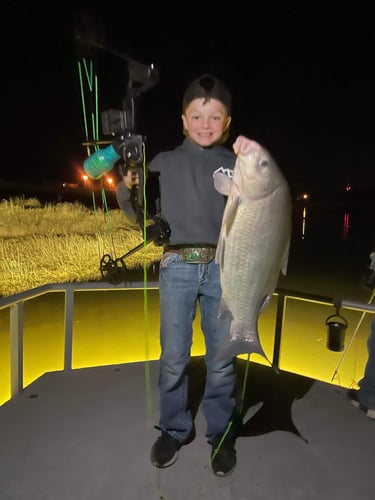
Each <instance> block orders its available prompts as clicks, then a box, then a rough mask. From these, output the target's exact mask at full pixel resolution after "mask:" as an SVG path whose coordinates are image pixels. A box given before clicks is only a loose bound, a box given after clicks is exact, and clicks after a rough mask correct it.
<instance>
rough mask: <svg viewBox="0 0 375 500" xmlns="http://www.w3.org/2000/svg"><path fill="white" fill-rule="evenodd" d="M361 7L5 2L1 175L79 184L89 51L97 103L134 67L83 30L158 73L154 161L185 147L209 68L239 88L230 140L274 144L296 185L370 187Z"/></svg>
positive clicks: (370, 113)
mask: <svg viewBox="0 0 375 500" xmlns="http://www.w3.org/2000/svg"><path fill="white" fill-rule="evenodd" d="M360 3H361V2H356V3H355V4H354V5H355V6H356V7H352V4H349V2H346V1H328V0H324V1H320V0H316V1H312V0H311V1H307V0H295V1H285V2H282V1H281V0H280V1H279V2H267V1H266V0H264V1H262V2H259V1H254V2H252V1H251V0H249V1H245V0H243V1H238V0H232V1H230V2H226V3H225V4H224V5H222V6H219V5H218V2H210V1H207V2H204V1H202V0H201V1H195V0H191V1H189V2H178V1H177V0H175V1H173V2H172V1H164V2H163V1H160V2H153V3H152V5H151V6H147V5H146V4H145V3H143V2H125V1H122V2H110V1H108V2H102V1H101V2H99V1H91V2H82V1H81V2H80V1H79V0H77V1H75V2H59V3H58V4H54V3H52V2H50V3H47V2H38V1H34V2H30V1H21V2H18V1H9V0H5V1H3V2H2V4H1V5H2V27H1V31H2V35H1V36H2V37H3V40H2V48H3V50H2V53H3V57H2V75H3V77H2V83H3V86H4V85H5V92H4V91H3V96H2V97H3V110H2V131H3V133H2V138H3V145H2V147H3V154H2V162H1V172H0V179H1V180H14V179H22V180H30V181H32V182H36V183H39V182H40V183H42V182H46V180H51V181H53V180H59V181H60V180H62V181H67V182H74V180H75V177H76V175H77V166H79V165H81V164H82V161H83V159H84V158H85V157H86V151H85V148H83V146H82V145H81V143H82V141H83V140H84V129H83V120H82V105H81V97H80V87H79V79H78V70H77V62H78V60H79V59H80V58H81V57H82V56H83V55H86V57H92V58H93V59H94V60H95V64H96V70H97V73H98V77H99V85H100V95H99V108H100V110H104V109H108V108H109V107H113V108H120V107H121V102H122V98H123V97H124V96H125V94H126V91H127V66H126V63H125V61H124V60H121V59H120V58H116V57H115V56H113V54H110V52H106V51H104V50H97V49H91V50H90V51H89V52H87V47H86V48H85V52H83V50H84V47H83V46H82V44H78V43H77V41H76V38H75V33H77V30H78V31H79V32H80V33H81V34H82V33H83V32H84V31H85V30H86V31H85V33H84V35H85V36H86V38H87V37H88V38H91V40H93V39H96V41H100V43H102V44H104V45H105V46H107V47H109V48H111V49H114V50H116V51H118V52H120V53H121V54H125V55H126V56H129V57H131V58H133V59H135V60H137V61H139V62H142V63H144V64H146V65H148V64H151V63H153V64H154V65H155V66H156V68H157V69H158V71H159V73H160V80H159V82H158V83H157V85H156V86H154V87H153V88H152V89H150V90H148V91H147V92H145V93H144V94H142V95H141V96H140V97H139V98H138V99H137V102H136V105H137V107H136V128H137V130H136V133H138V134H141V135H144V136H145V137H146V138H147V140H146V147H147V150H146V154H147V156H148V159H151V158H152V157H153V156H154V155H155V154H156V153H157V152H158V151H161V150H165V149H170V148H173V147H175V146H176V145H177V144H179V143H180V142H181V140H182V138H183V136H182V133H181V130H182V127H181V118H180V115H181V100H182V95H183V92H184V90H185V87H186V86H187V84H188V83H189V82H190V80H191V79H192V78H194V77H196V76H198V75H199V74H200V73H203V72H206V71H209V72H212V73H214V74H216V75H217V76H218V77H219V78H221V79H222V80H223V81H224V82H225V83H226V84H227V85H228V87H229V89H230V90H231V92H232V95H233V109H232V111H233V121H232V127H231V141H233V140H234V138H235V137H236V135H237V134H239V133H242V134H244V135H247V136H249V137H251V138H253V139H255V140H257V141H258V142H260V143H261V144H263V145H264V146H265V147H267V148H268V149H269V150H270V152H271V153H272V155H273V156H274V157H275V159H276V160H277V162H278V164H279V166H280V168H281V169H282V170H283V171H284V173H285V175H286V177H287V179H288V181H289V183H290V185H291V188H292V192H294V193H298V192H299V191H300V190H310V191H312V192H314V190H315V191H319V190H324V191H341V190H344V187H345V185H346V183H347V182H350V183H351V184H352V186H353V189H375V169H374V159H373V156H374V155H373V151H374V147H373V144H374V134H375V124H374V122H375V106H374V93H375V17H374V15H373V14H372V12H371V11H370V10H369V8H366V7H362V8H360ZM180 4H181V5H180ZM364 5H366V3H364ZM353 9H354V10H353ZM355 9H358V11H360V13H359V12H358V11H357V10H355ZM87 22H89V26H90V29H89V30H87V28H86V29H85V30H83V29H82V26H86V27H87V26H88V24H87ZM85 23H86V24H85ZM102 138H105V137H103V136H102ZM228 145H230V142H229V143H228Z"/></svg>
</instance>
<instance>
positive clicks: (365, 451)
mask: <svg viewBox="0 0 375 500" xmlns="http://www.w3.org/2000/svg"><path fill="white" fill-rule="evenodd" d="M245 366H246V361H244V360H238V378H239V393H241V394H242V393H243V394H244V395H245V397H244V414H245V417H244V426H243V430H242V433H241V434H242V435H241V436H240V437H239V438H238V440H237V458H238V462H237V467H236V469H235V470H234V472H233V473H232V474H231V475H230V476H228V477H225V478H219V477H216V476H215V475H214V474H213V473H212V472H211V470H210V467H209V451H210V447H209V445H208V444H207V443H206V439H205V437H204V433H205V420H204V417H203V414H202V411H201V408H200V406H199V405H200V400H201V396H202V390H203V384H204V373H205V372H204V361H203V358H200V357H199V358H198V357H197V358H193V359H192V362H191V370H190V388H191V391H190V392H191V394H190V404H191V407H192V409H193V411H194V413H195V414H196V418H195V423H196V428H197V437H196V439H195V441H194V442H193V443H191V444H190V445H189V446H185V447H183V448H182V449H181V450H180V456H179V459H178V461H177V462H176V463H175V464H174V465H173V466H172V467H169V468H167V469H160V470H159V469H155V468H153V467H152V466H151V464H150V459H149V453H150V447H151V445H152V443H153V442H154V440H155V439H156V437H157V436H158V431H156V430H155V429H154V428H153V425H154V424H156V423H157V418H158V391H157V378H158V362H157V361H152V362H146V363H129V364H122V365H116V366H105V367H95V368H84V369H78V370H72V371H59V372H51V373H47V374H45V375H43V376H42V377H40V378H39V379H37V380H36V381H34V382H33V383H32V384H30V385H29V386H28V387H27V388H26V389H25V390H24V391H23V392H22V393H21V394H19V395H17V396H16V397H15V398H13V399H12V400H10V401H8V402H7V403H5V404H4V405H3V406H1V407H0V443H1V447H0V464H1V466H0V497H1V499H2V500H31V499H32V500H52V499H54V500H67V499H72V500H86V499H87V500H104V499H105V500H122V499H137V500H155V499H166V500H188V499H189V500H190V499H191V500H193V499H194V500H196V499H200V500H204V499H207V500H208V499H215V500H230V499H233V500H249V499H251V500H265V499H271V498H272V500H297V499H298V500H299V499H300V500H309V499H314V500H316V499H319V500H328V499H329V500H332V499H338V498H340V500H353V499H354V498H355V499H357V500H373V498H374V497H375V476H374V456H375V439H374V438H375V422H374V421H372V420H370V419H368V418H367V417H366V416H365V415H364V414H363V413H362V412H360V411H359V410H358V409H356V408H354V407H353V406H352V405H351V404H350V403H349V401H348V400H347V398H346V396H345V392H346V389H343V388H340V387H338V386H335V385H331V384H327V383H323V382H319V381H315V380H313V379H310V378H306V377H303V376H300V375H295V374H291V373H287V372H280V373H279V374H276V373H275V372H274V371H273V370H272V369H271V368H269V367H266V366H263V365H259V364H256V363H252V362H250V366H249V370H248V378H247V382H246V390H245V391H244V392H243V391H242V388H241V386H243V378H244V373H245Z"/></svg>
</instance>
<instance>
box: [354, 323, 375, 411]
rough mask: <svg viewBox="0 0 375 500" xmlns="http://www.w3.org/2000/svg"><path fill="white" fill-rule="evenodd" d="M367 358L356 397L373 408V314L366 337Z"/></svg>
mask: <svg viewBox="0 0 375 500" xmlns="http://www.w3.org/2000/svg"><path fill="white" fill-rule="evenodd" d="M367 349H368V359H367V363H366V367H365V374H364V377H363V378H362V379H361V380H360V381H359V382H358V385H359V387H360V389H359V393H358V398H359V401H360V402H361V403H362V404H363V405H364V406H366V407H367V408H371V409H372V410H375V316H374V317H373V318H372V320H371V331H370V335H369V337H368V339H367Z"/></svg>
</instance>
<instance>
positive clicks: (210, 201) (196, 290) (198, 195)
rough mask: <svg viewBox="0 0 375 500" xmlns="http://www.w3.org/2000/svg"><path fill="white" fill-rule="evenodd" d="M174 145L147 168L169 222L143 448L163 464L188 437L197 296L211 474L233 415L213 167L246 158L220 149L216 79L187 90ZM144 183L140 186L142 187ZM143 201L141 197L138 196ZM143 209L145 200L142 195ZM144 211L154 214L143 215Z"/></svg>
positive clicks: (222, 124)
mask: <svg viewBox="0 0 375 500" xmlns="http://www.w3.org/2000/svg"><path fill="white" fill-rule="evenodd" d="M182 123H183V133H184V135H185V136H186V138H185V140H184V141H183V143H182V144H181V145H180V146H178V147H177V148H176V149H174V150H173V151H168V152H162V153H159V154H158V155H157V156H156V157H155V158H154V159H153V160H152V161H151V162H150V164H149V168H148V171H149V174H148V180H147V183H148V184H150V183H152V182H154V183H155V182H156V183H157V189H155V187H154V188H153V189H152V191H151V192H152V193H153V196H154V198H157V199H158V200H157V202H156V205H155V206H158V207H159V209H160V210H159V211H160V213H159V215H160V217H161V218H162V219H163V220H164V221H166V222H167V223H168V225H169V227H170V237H169V242H168V244H166V245H164V253H163V256H162V259H161V261H160V270H159V294H160V343H161V356H160V375H159V390H160V419H159V426H158V427H157V428H158V429H159V430H160V431H161V435H160V437H159V438H158V439H157V441H156V442H155V443H154V445H153V447H152V449H151V462H152V464H153V465H154V466H155V467H161V468H163V467H168V466H170V465H172V464H173V463H174V462H175V461H176V460H177V457H178V451H179V450H180V448H181V447H182V446H184V445H186V444H188V443H190V442H191V441H193V439H194V438H195V427H194V422H193V419H192V415H191V412H190V410H189V408H187V394H188V376H187V366H188V363H189V360H190V349H191V345H192V323H193V321H194V318H195V314H196V304H197V301H199V305H200V313H201V328H202V332H203V335H204V338H205V345H206V354H205V362H206V383H205V390H204V395H203V400H202V409H203V412H204V415H205V418H206V421H207V431H206V437H207V438H208V443H209V444H211V447H212V449H211V467H212V470H213V472H214V473H215V474H216V475H218V476H226V475H228V474H230V473H231V472H232V471H233V469H234V467H235V465H236V450H235V432H234V425H232V424H233V421H234V419H235V414H236V404H235V395H234V391H235V365H234V363H235V359H228V360H226V361H216V360H215V356H216V352H217V349H218V346H219V345H220V344H221V342H222V341H223V339H224V338H225V337H227V335H228V332H229V326H230V320H229V319H227V320H223V319H218V309H219V303H220V299H221V287H220V269H219V265H218V264H216V263H215V248H216V244H217V240H218V236H219V232H220V226H221V219H222V215H223V211H224V207H225V201H226V200H225V198H224V197H223V196H222V195H221V194H219V193H218V192H217V191H216V190H215V187H214V182H213V174H214V173H215V172H216V171H220V172H224V173H225V174H226V175H228V176H230V177H231V176H232V172H233V168H234V163H235V154H239V153H242V154H246V153H247V152H248V149H249V147H250V140H249V139H247V138H245V137H243V136H239V137H238V138H237V140H236V141H235V143H234V145H233V149H234V153H235V154H234V153H233V152H232V151H230V150H228V149H226V148H224V147H223V146H222V144H223V143H224V142H225V141H226V140H227V138H228V135H229V126H230V123H231V95H230V93H229V91H228V89H227V88H226V87H225V85H224V84H223V83H222V82H221V81H220V80H218V79H217V78H216V77H214V76H212V75H209V74H205V75H202V76H200V77H199V78H197V79H195V80H194V81H193V82H192V83H191V84H190V85H189V86H188V88H187V90H186V92H185V94H184V97H183V108H182ZM132 185H134V180H133V181H132V180H131V177H130V175H128V176H126V177H124V182H123V183H120V184H119V187H118V192H117V199H118V202H119V205H120V207H121V208H123V210H124V211H125V212H126V213H127V215H128V216H132V217H133V219H134V211H133V210H132V208H131V204H130V189H131V187H132ZM148 187H149V186H148ZM147 201H148V200H147ZM150 201H151V204H150V205H152V201H153V200H150ZM149 215H153V214H149Z"/></svg>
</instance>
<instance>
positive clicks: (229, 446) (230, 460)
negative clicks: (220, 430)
mask: <svg viewBox="0 0 375 500" xmlns="http://www.w3.org/2000/svg"><path fill="white" fill-rule="evenodd" d="M222 437H223V435H220V436H216V437H215V438H214V439H213V440H212V441H211V446H212V449H211V460H210V461H211V468H212V470H213V472H214V474H215V475H216V476H221V477H223V476H228V475H229V474H230V473H231V472H233V470H234V468H235V467H236V463H237V458H236V449H235V443H236V441H235V439H234V438H233V437H232V436H229V435H228V436H226V437H225V438H224V440H222Z"/></svg>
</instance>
